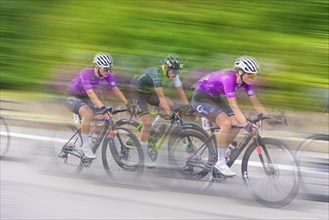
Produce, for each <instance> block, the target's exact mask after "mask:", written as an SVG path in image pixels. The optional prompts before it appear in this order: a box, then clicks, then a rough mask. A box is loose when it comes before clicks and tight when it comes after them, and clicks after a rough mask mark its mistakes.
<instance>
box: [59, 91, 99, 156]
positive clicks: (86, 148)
mask: <svg viewBox="0 0 329 220" xmlns="http://www.w3.org/2000/svg"><path fill="white" fill-rule="evenodd" d="M66 106H67V107H68V108H69V109H70V110H71V111H72V112H73V113H75V114H78V115H80V117H81V135H82V140H83V145H82V147H81V150H82V151H83V152H84V154H85V156H86V157H88V158H96V156H95V154H94V153H93V152H92V150H91V141H90V138H89V133H90V123H91V120H92V117H93V115H94V112H93V109H96V107H95V106H94V104H93V103H92V102H91V100H90V99H88V98H87V97H77V96H70V97H68V98H67V102H66Z"/></svg>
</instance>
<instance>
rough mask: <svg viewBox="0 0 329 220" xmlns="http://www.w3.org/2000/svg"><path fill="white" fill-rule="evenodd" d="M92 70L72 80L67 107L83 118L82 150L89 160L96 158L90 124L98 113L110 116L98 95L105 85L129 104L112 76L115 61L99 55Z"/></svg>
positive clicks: (94, 60) (104, 55)
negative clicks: (92, 145)
mask: <svg viewBox="0 0 329 220" xmlns="http://www.w3.org/2000/svg"><path fill="white" fill-rule="evenodd" d="M93 63H94V64H95V66H94V67H92V68H86V69H84V70H83V71H82V72H80V73H78V74H77V75H76V77H75V78H74V79H73V80H72V82H71V84H70V86H69V88H68V97H67V100H66V106H67V107H68V108H69V109H70V110H71V111H72V112H74V113H75V114H78V115H80V117H81V119H82V120H81V135H82V140H83V145H82V147H81V150H82V151H83V153H84V154H85V156H86V157H88V158H92V159H93V158H96V155H95V154H94V153H93V151H92V150H91V141H90V138H89V133H90V123H91V120H92V118H93V116H94V115H95V113H96V112H98V113H100V114H102V115H104V117H105V118H109V117H110V116H109V115H108V113H107V114H105V113H106V107H105V106H104V104H103V102H102V101H101V100H100V98H99V97H98V95H97V92H96V91H98V90H101V87H102V85H103V84H107V85H108V86H109V87H110V88H111V89H112V91H113V93H114V94H115V95H116V96H117V97H118V99H119V100H120V101H121V102H122V103H124V104H125V105H127V107H128V109H129V104H128V101H127V99H126V98H125V96H124V95H123V93H122V92H121V90H120V89H119V88H118V87H117V85H116V83H115V82H114V80H113V77H112V75H111V69H112V66H113V59H112V57H111V55H109V54H106V53H98V54H96V55H95V56H94V59H93Z"/></svg>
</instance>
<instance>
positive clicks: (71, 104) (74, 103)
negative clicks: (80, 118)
mask: <svg viewBox="0 0 329 220" xmlns="http://www.w3.org/2000/svg"><path fill="white" fill-rule="evenodd" d="M65 105H66V107H67V108H68V109H70V111H71V112H73V113H75V114H78V115H79V110H80V108H81V107H82V106H83V105H88V106H89V107H90V108H91V109H92V110H93V111H94V112H97V111H98V108H97V107H96V106H95V104H94V103H93V102H92V101H91V100H90V99H89V97H88V96H78V95H69V96H68V97H67V98H66V102H65Z"/></svg>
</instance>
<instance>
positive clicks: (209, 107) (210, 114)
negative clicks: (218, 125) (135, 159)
mask: <svg viewBox="0 0 329 220" xmlns="http://www.w3.org/2000/svg"><path fill="white" fill-rule="evenodd" d="M191 105H192V108H193V109H194V110H195V111H196V112H198V113H200V114H202V115H205V116H206V117H207V118H208V119H209V120H211V121H213V122H216V118H217V116H218V115H219V114H221V113H222V112H224V113H226V114H227V115H228V116H233V115H234V113H233V110H232V109H231V107H230V106H229V105H228V103H227V102H226V100H225V99H224V98H222V97H220V96H218V97H213V96H211V95H208V94H206V93H204V92H202V91H200V90H198V89H196V90H195V91H194V92H193V94H192V100H191Z"/></svg>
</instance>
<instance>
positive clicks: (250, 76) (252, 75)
mask: <svg viewBox="0 0 329 220" xmlns="http://www.w3.org/2000/svg"><path fill="white" fill-rule="evenodd" d="M247 76H248V78H249V79H253V78H255V77H256V76H257V75H256V74H252V73H251V74H248V73H247Z"/></svg>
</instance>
